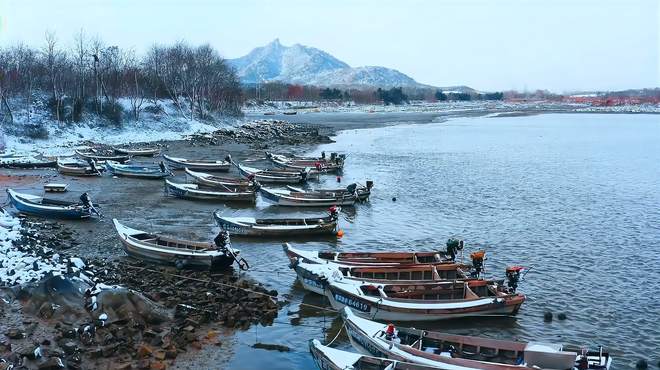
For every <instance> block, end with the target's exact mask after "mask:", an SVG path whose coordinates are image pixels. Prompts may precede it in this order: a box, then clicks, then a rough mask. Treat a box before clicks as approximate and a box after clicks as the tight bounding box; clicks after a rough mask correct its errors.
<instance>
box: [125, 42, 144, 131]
mask: <svg viewBox="0 0 660 370" xmlns="http://www.w3.org/2000/svg"><path fill="white" fill-rule="evenodd" d="M124 66H125V69H124V76H123V78H122V81H123V85H124V91H125V93H126V95H127V96H128V99H129V101H130V103H131V112H132V113H133V118H134V119H135V120H136V121H137V120H139V119H140V112H141V111H142V105H143V104H144V100H145V93H144V89H143V88H142V87H141V82H142V80H144V76H143V75H142V72H141V69H140V64H139V62H138V59H137V57H136V56H135V52H134V51H133V50H130V51H128V52H126V55H125V63H124Z"/></svg>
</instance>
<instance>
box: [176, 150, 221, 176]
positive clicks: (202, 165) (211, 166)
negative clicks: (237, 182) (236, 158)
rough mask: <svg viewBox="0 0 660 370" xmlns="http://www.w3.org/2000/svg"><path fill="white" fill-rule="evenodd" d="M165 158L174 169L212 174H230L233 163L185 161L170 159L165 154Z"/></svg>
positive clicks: (198, 160) (183, 159)
mask: <svg viewBox="0 0 660 370" xmlns="http://www.w3.org/2000/svg"><path fill="white" fill-rule="evenodd" d="M163 158H164V159H165V160H166V161H167V163H169V164H170V165H171V166H172V168H178V169H183V168H189V169H191V170H204V171H211V172H228V171H229V167H231V163H229V162H227V161H214V160H200V159H195V160H191V159H185V158H177V157H170V156H169V155H167V154H163Z"/></svg>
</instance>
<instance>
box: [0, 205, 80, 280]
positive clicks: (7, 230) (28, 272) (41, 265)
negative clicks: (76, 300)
mask: <svg viewBox="0 0 660 370" xmlns="http://www.w3.org/2000/svg"><path fill="white" fill-rule="evenodd" d="M25 231H27V232H29V233H30V234H31V235H32V236H33V237H34V238H37V239H38V238H39V232H38V231H37V230H35V229H29V230H26V229H24V227H23V226H22V225H21V221H20V220H19V219H18V218H16V217H13V216H12V215H10V214H9V213H8V212H5V211H4V210H2V209H0V286H14V285H20V284H25V283H34V282H38V281H40V280H41V279H43V278H44V277H46V276H47V275H53V276H58V275H64V274H66V273H67V272H77V271H80V270H81V269H83V268H84V267H85V264H84V263H83V261H82V260H81V259H80V258H69V259H64V258H61V257H60V255H59V254H57V253H54V254H52V253H50V252H52V251H51V250H50V248H49V247H48V246H46V245H41V242H40V241H37V243H38V245H35V246H31V247H30V248H26V247H25V246H21V245H19V241H20V239H21V237H22V234H23V233H22V232H25ZM46 255H51V256H50V257H46Z"/></svg>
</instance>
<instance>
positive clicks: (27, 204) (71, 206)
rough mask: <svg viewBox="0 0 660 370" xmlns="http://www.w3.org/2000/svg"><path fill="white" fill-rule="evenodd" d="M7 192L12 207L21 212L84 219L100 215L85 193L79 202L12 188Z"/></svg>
mask: <svg viewBox="0 0 660 370" xmlns="http://www.w3.org/2000/svg"><path fill="white" fill-rule="evenodd" d="M7 194H8V197H9V201H10V202H11V204H12V205H13V206H14V208H16V209H17V210H18V211H20V212H22V213H27V214H31V215H35V216H41V217H54V218H66V219H84V218H90V217H92V216H94V215H97V216H100V215H101V214H100V213H99V211H98V210H97V209H96V208H95V207H96V205H95V204H93V203H92V202H91V201H90V200H89V196H88V195H87V193H84V194H83V195H82V196H81V202H67V201H61V200H56V199H47V198H44V197H41V196H37V195H31V194H24V193H19V192H16V191H14V190H12V189H7ZM83 199H84V200H83Z"/></svg>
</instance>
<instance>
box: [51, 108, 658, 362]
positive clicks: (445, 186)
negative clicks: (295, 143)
mask: <svg viewBox="0 0 660 370" xmlns="http://www.w3.org/2000/svg"><path fill="white" fill-rule="evenodd" d="M347 117H348V116H347ZM364 117H365V119H366V118H368V120H370V122H373V123H374V124H375V125H376V124H377V125H378V126H380V125H382V124H383V123H385V124H391V123H396V122H404V124H401V125H396V126H388V127H378V128H371V129H360V130H354V129H350V130H347V131H343V132H341V133H340V134H339V135H338V136H337V137H336V138H335V140H336V141H337V142H336V143H333V144H328V145H323V146H322V147H321V148H314V149H313V152H314V153H316V154H318V153H319V152H320V150H325V151H326V152H330V151H335V150H337V151H342V152H346V153H347V154H349V156H348V160H347V165H346V169H345V171H344V178H343V181H342V184H343V185H346V184H348V183H350V182H351V181H360V182H364V180H366V179H371V180H374V182H375V189H374V192H373V195H372V198H371V200H370V202H368V203H366V204H360V205H358V206H357V207H355V209H352V210H350V209H346V210H344V211H343V213H342V224H341V228H342V229H343V230H344V231H345V233H346V235H345V236H344V238H343V239H341V240H340V241H338V242H330V241H328V240H317V241H308V242H302V241H296V242H294V244H295V245H296V246H298V247H301V248H305V249H310V250H312V249H321V248H323V249H336V250H344V251H351V250H366V249H375V250H405V249H430V248H444V244H445V242H446V240H447V238H449V237H452V236H455V237H460V238H463V239H465V241H466V245H467V249H468V250H469V251H472V250H476V249H477V248H485V249H486V250H487V257H488V260H487V261H486V268H487V273H488V274H489V275H491V276H496V277H500V278H502V277H503V276H504V268H505V266H507V265H511V264H522V265H525V266H532V267H533V268H532V270H531V272H530V273H529V274H528V275H527V276H526V278H525V280H524V281H523V282H522V283H521V284H520V288H519V290H520V291H521V292H523V293H525V294H527V296H528V301H527V302H526V303H525V304H524V305H523V307H522V309H521V311H520V313H519V315H518V316H517V318H516V319H465V320H460V321H456V322H440V323H437V324H434V325H433V328H435V329H440V330H446V331H450V332H455V333H461V334H472V335H484V336H489V337H493V338H501V339H521V340H540V341H553V342H554V341H558V342H563V343H567V344H573V345H579V344H586V345H588V346H591V347H595V346H597V345H604V346H605V347H606V348H608V349H609V350H611V351H612V352H614V356H615V360H614V366H613V368H614V369H628V368H634V363H635V361H636V360H637V359H639V358H647V359H649V362H650V363H651V364H652V365H651V366H654V365H655V364H656V363H657V362H658V360H660V324H659V323H658V321H659V320H660V303H659V302H660V283H659V279H660V256H659V254H660V227H659V226H658V222H659V221H660V186H659V184H660V118H659V116H657V115H618V114H617V115H614V114H611V115H607V114H601V115H586V114H548V115H538V116H528V117H511V118H486V117H479V118H455V119H452V120H450V121H447V122H441V123H440V122H438V123H428V124H405V123H406V122H424V121H432V120H433V119H434V117H432V116H426V118H420V119H413V118H415V117H417V118H419V117H421V116H416V115H412V114H411V115H404V114H399V115H392V116H387V115H386V114H384V115H380V116H378V117H377V118H378V119H375V120H374V118H372V117H374V115H364ZM302 118H304V120H305V121H308V122H312V123H315V122H316V123H322V124H328V123H332V124H336V123H337V122H341V121H342V115H341V114H340V115H323V114H319V115H312V114H310V115H306V116H305V117H301V118H300V119H302ZM359 120H360V117H357V116H356V117H354V116H350V121H351V122H352V123H355V122H358V121H359ZM350 124H351V123H350V122H349V126H348V127H353V126H350ZM223 149H226V150H230V151H231V152H232V155H234V156H235V157H236V158H239V159H241V160H242V159H245V158H248V157H249V158H259V157H262V154H261V153H260V152H256V151H254V152H251V151H246V149H245V148H223ZM234 149H236V150H234ZM170 153H171V154H173V155H178V156H184V157H185V156H190V157H193V156H215V157H220V156H222V157H224V153H225V152H224V150H219V149H218V148H217V147H187V146H185V145H184V144H180V145H179V146H178V147H177V145H173V147H172V148H170ZM265 163H266V162H263V161H261V162H259V161H257V162H253V164H252V165H253V166H256V167H260V166H261V167H263V166H265ZM179 179H183V178H182V177H179ZM52 180H53V181H60V180H61V179H60V178H56V179H52ZM66 181H67V182H68V183H69V184H71V187H72V191H75V190H87V189H91V190H92V195H93V196H94V198H95V201H98V202H99V203H101V204H102V205H104V210H105V213H106V216H107V217H106V219H104V220H102V221H100V222H97V223H83V224H81V223H77V224H72V225H75V227H76V228H77V230H78V231H79V232H80V234H81V235H82V237H79V238H78V240H79V241H80V242H81V244H80V245H79V246H77V247H75V248H74V249H73V252H75V253H79V254H81V255H85V256H118V255H121V254H122V253H123V252H121V249H120V244H119V242H118V240H117V238H116V235H115V233H114V230H113V229H112V226H111V223H110V218H112V217H117V218H119V219H121V220H123V221H124V222H126V223H127V224H128V225H130V226H135V227H138V228H145V229H152V228H153V229H154V230H161V231H167V232H171V233H174V234H178V235H180V236H183V237H191V238H201V239H208V238H210V237H212V236H213V234H214V233H215V232H217V227H216V226H215V225H214V223H213V220H212V217H211V212H212V210H213V209H216V208H220V209H222V210H224V211H225V212H226V213H227V214H230V215H237V216H239V215H245V216H247V215H250V216H252V215H256V216H258V217H263V216H273V215H280V216H283V215H314V214H320V213H323V210H317V211H314V210H299V209H280V208H277V207H274V206H268V204H266V203H263V202H261V201H259V203H258V204H257V209H256V210H255V209H254V208H251V207H247V208H245V207H235V206H223V205H222V204H218V205H213V204H207V203H197V202H189V201H185V200H179V199H174V198H166V197H164V196H163V186H162V183H161V182H159V181H155V182H153V181H143V180H134V179H112V178H109V177H104V178H102V179H82V180H77V179H72V178H66ZM311 185H312V186H321V185H328V186H333V187H334V186H336V180H335V178H334V177H333V176H326V177H324V178H322V179H321V182H320V183H312V184H311ZM71 196H72V195H71ZM393 197H396V199H397V200H396V202H393V201H392V198H393ZM86 235H89V236H88V237H87V236H86ZM234 245H235V246H236V247H238V248H240V249H241V250H242V253H243V255H244V256H245V257H246V259H248V260H249V261H250V263H251V265H252V266H253V271H251V272H249V276H251V277H253V278H255V279H257V280H259V281H261V282H263V283H264V284H266V285H268V286H269V287H271V288H274V289H277V290H278V292H280V297H281V298H286V299H287V300H288V301H289V302H290V303H289V304H288V305H287V306H286V307H284V308H283V309H282V310H281V311H280V314H279V317H278V318H277V320H276V323H275V325H273V326H271V327H257V328H255V327H252V328H250V329H249V330H248V331H246V332H240V333H238V334H237V335H236V336H235V337H234V338H233V339H232V340H231V342H232V344H231V346H230V347H231V351H233V356H232V357H231V359H230V363H229V364H227V365H222V366H220V368H222V367H226V368H229V369H262V368H268V369H271V370H279V369H281V370H284V369H301V370H302V369H305V370H307V369H315V365H314V364H313V362H312V360H311V356H310V355H309V352H308V350H307V341H308V340H310V339H313V338H318V339H327V340H330V339H332V338H334V337H335V335H336V333H337V331H338V329H339V328H340V327H341V320H338V319H337V318H336V316H335V315H333V314H331V313H329V312H325V313H324V311H322V310H316V309H313V308H310V307H302V306H300V305H299V304H300V303H301V302H304V303H307V304H312V305H320V306H324V305H326V303H325V302H324V299H323V298H321V297H318V296H315V295H313V294H311V293H306V292H305V291H304V290H302V288H301V287H300V286H299V285H298V284H297V283H295V275H294V273H293V272H292V271H291V270H289V268H288V266H287V260H286V258H285V256H284V254H283V253H282V249H281V246H280V242H278V241H272V240H271V241H263V242H254V241H242V240H239V239H235V240H234ZM547 310H549V311H552V312H554V313H555V314H557V313H560V312H564V313H566V315H567V317H568V318H567V319H566V320H565V321H558V320H557V319H556V316H555V320H554V321H553V322H551V323H544V321H543V313H544V312H545V311H547ZM416 326H417V327H426V326H428V325H427V324H421V323H419V324H417V325H416ZM255 342H265V343H277V344H283V345H286V346H289V347H291V350H292V351H291V352H288V353H280V352H274V351H265V350H260V349H253V348H251V347H250V346H251V345H252V344H254V343H255ZM335 345H336V346H338V347H341V348H346V349H348V348H350V346H349V344H348V342H347V339H346V338H345V337H344V336H343V335H342V336H339V338H338V339H337V341H336V342H335ZM227 347H229V346H227ZM223 348H226V347H223ZM223 348H220V349H218V351H223ZM203 356H204V357H205V359H204V360H205V361H204V362H203V363H204V364H208V363H210V364H213V363H214V361H213V351H209V350H205V351H204V352H203ZM218 357H219V359H220V358H225V357H226V356H222V355H218Z"/></svg>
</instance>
